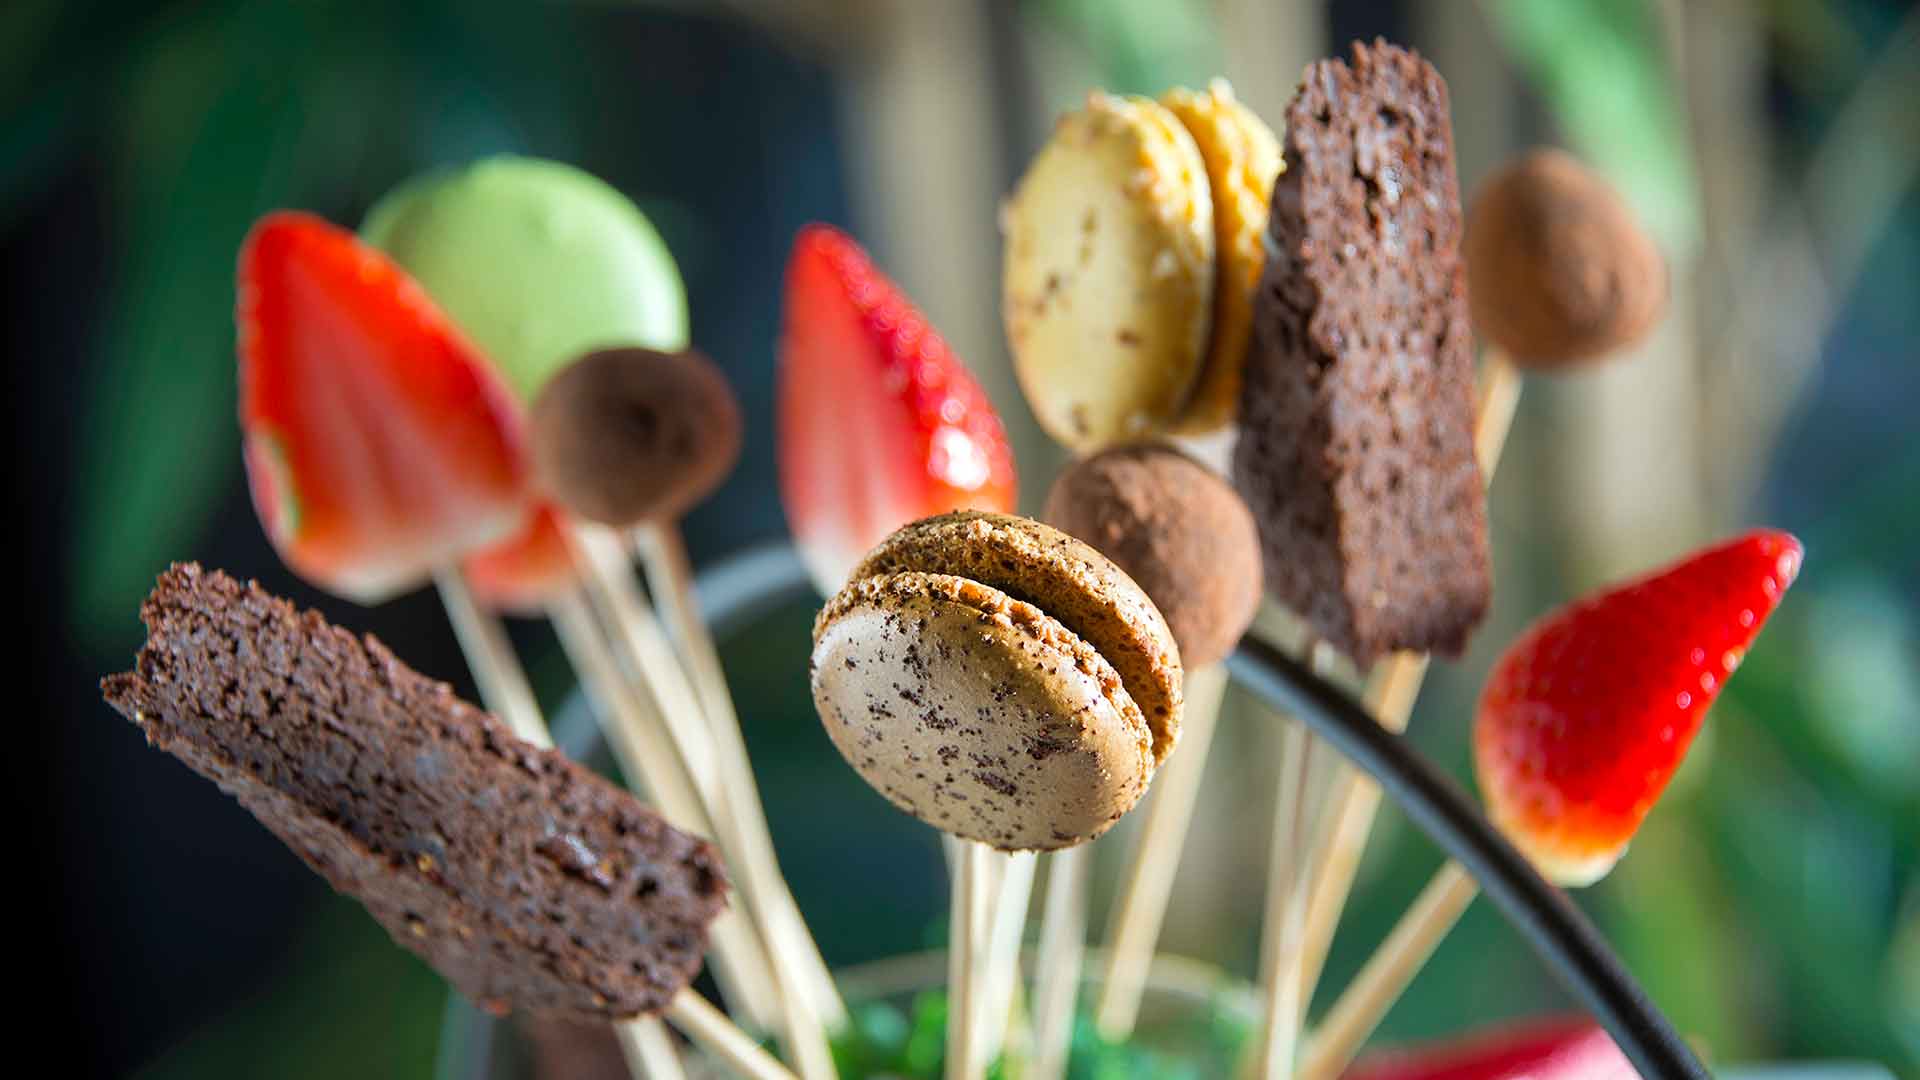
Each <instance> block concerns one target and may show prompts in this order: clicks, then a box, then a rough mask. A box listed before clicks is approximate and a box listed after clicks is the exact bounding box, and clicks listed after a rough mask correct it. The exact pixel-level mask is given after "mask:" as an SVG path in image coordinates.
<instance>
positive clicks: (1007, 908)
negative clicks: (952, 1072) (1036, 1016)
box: [975, 851, 1039, 1065]
mask: <svg viewBox="0 0 1920 1080" xmlns="http://www.w3.org/2000/svg"><path fill="white" fill-rule="evenodd" d="M997 861H999V862H1000V863H1001V864H1002V866H1001V872H1000V881H999V883H998V885H999V887H998V888H996V889H995V890H994V891H993V910H992V911H991V912H990V913H989V921H990V926H989V929H988V932H987V940H986V943H985V945H986V948H985V952H984V957H983V960H982V963H981V974H980V984H981V992H980V1016H981V1020H980V1023H979V1025H978V1026H977V1027H976V1028H975V1037H976V1038H977V1039H978V1040H979V1041H980V1048H979V1050H978V1051H977V1053H978V1056H979V1060H980V1061H982V1062H984V1063H986V1064H987V1065H991V1064H992V1063H993V1061H994V1059H996V1058H998V1057H999V1056H1000V1051H1001V1049H1002V1048H1003V1047H1005V1045H1006V1042H1007V1027H1008V1022H1009V1021H1008V1018H1009V1016H1010V1015H1011V1014H1012V1010H1013V996H1014V995H1013V992H1014V987H1015V986H1016V985H1018V983H1019V981H1020V943H1021V939H1022V937H1023V936H1024V934H1025V931H1026V927H1027V909H1028V907H1029V906H1030V905H1031V904H1032V902H1033V872H1034V868H1035V867H1036V866H1037V865H1038V864H1039V858H1038V856H1036V855H1035V854H1034V853H1033V852H1031V851H1018V852H1014V853H1012V854H1008V855H1000V856H998V858H997Z"/></svg>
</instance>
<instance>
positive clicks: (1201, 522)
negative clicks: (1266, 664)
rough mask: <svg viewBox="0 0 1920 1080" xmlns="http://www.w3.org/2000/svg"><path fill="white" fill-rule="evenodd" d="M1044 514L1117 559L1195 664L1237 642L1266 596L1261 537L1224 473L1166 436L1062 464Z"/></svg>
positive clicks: (1200, 664) (1228, 649) (1186, 661)
mask: <svg viewBox="0 0 1920 1080" xmlns="http://www.w3.org/2000/svg"><path fill="white" fill-rule="evenodd" d="M1046 518H1047V521H1049V522H1050V523H1052V524H1053V525H1054V526H1055V527H1056V528H1058V529H1060V530H1061V531H1063V532H1066V533H1068V534H1070V535H1073V536H1076V537H1079V538H1080V539H1081V540H1084V541H1086V542H1087V543H1088V544H1091V545H1093V547H1094V549H1095V550H1097V551H1099V552H1100V553H1101V554H1103V555H1105V556H1106V557H1107V558H1109V559H1112V560H1113V562H1114V563H1115V564H1116V565H1118V566H1119V567H1120V569H1122V570H1124V571H1126V573H1127V576H1129V577H1131V578H1133V580H1134V581H1135V582H1136V583H1138V584H1139V586H1140V588H1141V589H1143V590H1145V591H1146V594H1147V596H1148V597H1149V598H1150V599H1152V600H1153V603H1154V606H1155V607H1158V608H1159V609H1160V613H1161V614H1162V615H1164V616H1165V617H1166V620H1167V626H1168V627H1169V628H1170V629H1171V630H1172V631H1173V637H1174V640H1175V641H1176V642H1178V643H1179V646H1180V659H1181V663H1182V664H1183V665H1185V666H1186V667H1187V668H1188V669H1189V670H1191V669H1194V668H1200V667H1205V666H1206V665H1208V664H1211V663H1214V662H1216V661H1218V660H1221V659H1223V658H1224V657H1225V656H1226V655H1227V654H1228V653H1229V652H1232V651H1233V646H1234V643H1235V642H1237V641H1239V640H1240V635H1241V634H1242V633H1244V632H1245V631H1246V629H1247V624H1248V623H1250V622H1252V621H1253V613H1254V611H1255V610H1256V609H1257V608H1258V607H1259V606H1260V582H1261V574H1260V539H1259V535H1258V533H1257V532H1256V531H1255V528H1254V523H1253V514H1252V513H1250V512H1249V511H1248V510H1247V506H1246V504H1245V503H1244V502H1241V501H1240V496H1239V495H1238V494H1237V493H1236V492H1235V491H1234V490H1233V488H1232V486H1231V485H1229V484H1228V483H1227V482H1226V481H1225V480H1223V479H1221V478H1220V477H1219V476H1217V475H1215V474H1214V472H1213V471H1212V470H1210V469H1208V468H1207V467H1206V466H1204V465H1201V464H1200V463H1199V462H1197V461H1195V460H1193V459H1192V458H1190V457H1188V456H1186V455H1185V454H1182V453H1181V452H1179V451H1178V450H1175V449H1173V448H1171V447H1167V446H1157V445H1142V446H1123V447H1116V448H1114V449H1110V450H1104V451H1102V452H1100V453H1098V454H1095V455H1094V456H1092V457H1090V458H1086V459H1085V460H1082V461H1080V462H1078V463H1077V464H1075V465H1074V466H1073V467H1071V468H1069V469H1068V470H1067V471H1066V472H1064V473H1061V474H1060V478H1059V479H1058V480H1056V481H1054V485H1053V490H1052V491H1050V492H1048V493H1047V506H1046Z"/></svg>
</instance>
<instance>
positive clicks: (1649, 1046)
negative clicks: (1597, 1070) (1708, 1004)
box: [1227, 637, 1711, 1080]
mask: <svg viewBox="0 0 1920 1080" xmlns="http://www.w3.org/2000/svg"><path fill="white" fill-rule="evenodd" d="M1227 667H1228V669H1229V670H1231V671H1232V673H1233V677H1234V679H1235V681H1237V682H1239V683H1240V684H1241V685H1242V686H1245V687H1246V688H1247V689H1248V690H1250V691H1252V692H1253V693H1254V694H1255V695H1256V696H1258V697H1259V698H1260V699H1261V700H1263V701H1265V702H1266V703H1267V704H1268V705H1271V706H1273V707H1274V708H1275V709H1278V710H1280V711H1282V712H1286V713H1291V714H1292V715H1294V716H1297V717H1299V718H1300V719H1301V720H1303V721H1305V722H1306V724H1307V725H1308V726H1310V727H1312V728H1313V730H1314V732H1315V733H1316V734H1318V735H1319V736H1320V737H1321V738H1323V739H1325V740H1327V742H1328V743H1330V744H1331V745H1332V746H1333V747H1334V749H1336V750H1338V751H1340V753H1342V754H1344V755H1345V756H1346V757H1347V758H1348V759H1350V760H1351V761H1352V762H1353V763H1354V764H1356V765H1358V766H1359V767H1360V768H1362V769H1365V770H1366V771H1367V772H1368V773H1369V774H1371V775H1372V776H1373V778H1374V779H1375V780H1376V781H1378V782H1379V784H1380V786H1381V787H1382V788H1383V789H1385V791H1386V792H1387V794H1388V795H1391V796H1392V797H1393V801H1394V802H1396V803H1398V804H1399V805H1400V808H1401V809H1402V810H1404V811H1406V813H1407V816H1408V817H1410V818H1412V819H1413V820H1414V823H1415V824H1417V825H1419V826H1420V828H1421V830H1422V831H1424V832H1425V833H1426V834H1427V835H1428V836H1429V837H1431V838H1432V839H1433V841H1434V842H1435V843H1437V844H1439V845H1440V846H1441V847H1442V848H1444V849H1446V852H1447V854H1449V855H1451V856H1453V858H1454V859H1456V860H1458V861H1459V862H1460V864H1461V865H1462V866H1465V867H1466V868H1467V870H1468V871H1469V872H1471V873H1472V874H1473V876H1474V879H1475V880H1476V881H1478V882H1479V883H1480V888H1481V889H1483V890H1484V891H1485V892H1486V894H1487V896H1488V897H1489V898H1491V899H1492V900H1493V902H1494V903H1495V904H1497V905H1499V907H1500V910H1501V911H1502V912H1504V913H1505V914H1506V916H1507V919H1508V920H1509V921H1510V922H1512V923H1513V925H1514V926H1515V927H1516V928H1518V929H1519V931H1520V933H1521V934H1522V936H1524V937H1525V938H1526V939H1527V942H1528V944H1530V945H1532V946H1533V949H1534V951H1535V952H1537V953H1539V954H1540V958H1541V959H1542V960H1544V961H1546V963H1547V966H1548V968H1549V969H1551V970H1552V971H1553V973H1554V974H1555V975H1557V976H1558V977H1559V978H1560V981H1561V982H1562V983H1564V984H1566V986H1567V988H1568V989H1569V990H1571V991H1572V992H1573V993H1574V994H1575V995H1576V996H1577V997H1579V998H1580V1000H1581V1001H1582V1002H1584V1003H1585V1004H1586V1006H1587V1008H1588V1009H1590V1010H1591V1011H1592V1012H1593V1015H1594V1017H1595V1018H1596V1019H1598V1020H1599V1021H1600V1023H1601V1024H1602V1025H1603V1026H1605V1027H1606V1029H1607V1032H1608V1033H1609V1034H1611V1035H1612V1036H1613V1039H1614V1041H1615V1042H1617V1043H1619V1044H1620V1049H1621V1050H1622V1051H1624V1052H1625V1053H1626V1055H1627V1058H1628V1059H1629V1060H1631V1061H1632V1062H1633V1065H1634V1068H1635V1069H1637V1070H1639V1073H1640V1075H1641V1076H1643V1077H1645V1078H1647V1080H1668V1078H1672V1080H1695V1078H1702V1080H1704V1078H1707V1077H1710V1076H1711V1074H1710V1073H1708V1072H1707V1070H1706V1067H1705V1066H1703V1065H1701V1064H1700V1059H1699V1058H1697V1057H1695V1056H1694V1053H1693V1050H1692V1049H1691V1048H1690V1047H1688V1046H1687V1044H1686V1041H1685V1040H1683V1039H1682V1038H1681V1037H1680V1034H1679V1033H1678V1032H1676V1031H1674V1029H1673V1025H1672V1024H1670V1023H1668V1022H1667V1018H1666V1017H1665V1016H1664V1015H1662V1014H1661V1012H1660V1010H1659V1009H1658V1008H1656V1007H1655V1006H1654V1004H1653V1002H1652V1001H1651V1000H1649V999H1648V997H1647V994H1646V991H1645V990H1642V989H1641V988H1640V984H1639V983H1638V982H1636V981H1635V980H1634V978H1633V976H1632V975H1631V974H1630V973H1628V971H1627V970H1626V968H1625V966H1623V965H1622V964H1621V963H1620V958H1619V957H1618V956H1617V955H1615V954H1614V952H1613V949H1612V948H1611V947H1610V946H1608V944H1607V940H1606V938H1604V937H1603V936H1601V934H1600V931H1599V929H1598V928H1597V927H1595V926H1594V925H1593V922H1592V920H1590V919H1588V918H1587V916H1586V914H1585V913H1584V912H1582V911H1581V910H1580V909H1579V908H1577V907H1575V906H1574V904H1573V901H1572V900H1569V899H1568V898H1567V894H1566V893H1565V892H1563V891H1561V890H1560V889H1557V888H1555V887H1554V886H1552V885H1549V884H1548V883H1547V882H1546V880H1545V879H1544V878H1542V877H1541V876H1540V874H1539V872H1538V871H1536V870H1534V868H1533V865H1532V864H1531V863H1529V862H1527V860H1526V859H1525V858H1524V857H1523V856H1521V854H1520V853H1519V852H1518V851H1515V850H1514V848H1513V845H1511V844H1509V843H1507V840H1506V838H1505V837H1503V836H1501V835H1500V833H1499V832H1498V831H1496V830H1495V829H1494V828H1493V826H1492V825H1491V824H1489V823H1488V821H1487V819H1486V817H1485V816H1484V815H1483V814H1481V813H1480V808H1479V805H1478V804H1477V803H1476V802H1475V801H1474V800H1473V799H1472V798H1470V797H1469V796H1468V795H1467V794H1466V793H1465V792H1463V791H1461V790H1460V786H1459V785H1458V784H1455V783H1454V782H1453V781H1452V780H1451V779H1449V778H1448V777H1447V776H1446V774H1444V773H1442V772H1441V771H1440V770H1438V769H1436V768H1434V767H1433V765H1431V764H1430V763H1428V762H1427V760H1426V759H1425V758H1423V757H1421V756H1420V755H1419V754H1417V753H1415V752H1414V750H1413V748H1412V747H1411V746H1409V745H1408V744H1407V741H1406V740H1405V739H1403V738H1401V737H1400V736H1398V735H1395V734H1393V733H1392V732H1389V731H1387V730H1386V729H1385V728H1382V727H1381V726H1380V725H1379V724H1377V723H1375V722H1374V721H1373V718H1372V717H1371V716H1368V715H1367V713H1366V711H1365V710H1363V709H1362V708H1361V707H1360V706H1359V704H1358V703H1356V702H1354V701H1353V700H1352V699H1351V698H1349V697H1347V695H1345V694H1343V693H1341V692H1340V690H1339V689H1338V688H1336V687H1335V686H1333V685H1332V684H1331V683H1328V682H1327V681H1325V680H1324V679H1321V678H1319V677H1318V676H1316V675H1314V674H1313V673H1312V672H1311V671H1309V670H1308V669H1307V668H1306V667H1305V666H1304V665H1302V664H1300V663H1297V662H1296V661H1294V660H1292V659H1291V658H1289V657H1287V656H1286V655H1285V654H1283V653H1281V652H1280V651H1279V650H1277V649H1275V648H1273V647H1272V646H1271V645H1268V644H1266V643H1265V642H1262V641H1258V640H1256V639H1254V638H1252V637H1248V638H1245V639H1243V640H1242V641H1241V642H1240V648H1239V650H1238V651H1237V652H1235V653H1234V654H1233V656H1232V657H1230V658H1229V659H1228V660H1227Z"/></svg>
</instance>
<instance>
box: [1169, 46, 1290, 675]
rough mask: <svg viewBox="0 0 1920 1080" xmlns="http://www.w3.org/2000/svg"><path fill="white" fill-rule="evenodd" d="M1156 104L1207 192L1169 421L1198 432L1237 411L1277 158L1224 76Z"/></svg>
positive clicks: (1268, 134) (1266, 132)
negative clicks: (1191, 342)
mask: <svg viewBox="0 0 1920 1080" xmlns="http://www.w3.org/2000/svg"><path fill="white" fill-rule="evenodd" d="M1160 104H1162V105H1164V106H1166V107H1167V109H1168V110H1169V111H1170V112H1172V113H1173V115H1174V116H1176V117H1179V119H1180V123H1182V124H1184V125H1185V126H1186V129H1187V132H1188V134H1190V135H1192V136H1193V142H1194V145H1195V146H1197V147H1199V148H1200V158H1201V160H1202V161H1204V162H1206V166H1207V181H1208V186H1209V187H1210V188H1211V189H1212V192H1213V235H1214V260H1215V261H1214V267H1215V275H1214V293H1213V332H1212V334H1211V335H1210V336H1209V339H1208V344H1207V359H1206V364H1205V366H1204V367H1203V368H1202V369H1201V372H1200V379H1199V382H1198V383H1197V384H1196V385H1195V386H1194V389H1193V394H1192V395H1191V398H1190V400H1189V401H1188V402H1187V407H1186V411H1185V412H1183V413H1181V415H1180V418H1179V420H1178V421H1177V422H1175V424H1174V425H1173V430H1174V432H1175V433H1177V434H1182V435H1205V434H1207V433H1209V432H1213V431H1218V430H1220V429H1221V428H1223V427H1225V426H1227V425H1228V424H1230V423H1232V422H1233V419H1234V416H1235V414H1237V413H1238V412H1239V408H1240V368H1241V365H1242V363H1243V362H1244V361H1245V360H1246V356H1247V339H1248V337H1249V336H1251V335H1252V333H1253V294H1254V291H1255V290H1256V289H1258V288H1259V286H1260V273H1261V271H1262V270H1264V269H1266V265H1267V250H1266V246H1265V245H1264V244H1262V243H1261V242H1260V239H1261V237H1262V236H1264V235H1265V234H1266V231H1267V209H1268V206H1269V204H1271V203H1272V201H1273V181H1274V179H1275V178H1276V177H1278V176H1279V175H1280V170H1281V168H1282V167H1283V165H1284V163H1285V159H1284V158H1283V157H1282V156H1281V153H1280V140H1279V139H1277V138H1275V137H1274V134H1273V129H1272V128H1269V127H1268V126H1267V125H1266V122H1265V121H1263V120H1261V119H1260V118H1259V117H1258V116H1255V115H1254V113H1253V110H1252V109H1249V108H1247V107H1246V106H1245V105H1242V104H1240V102H1239V101H1238V100H1236V99H1235V98H1234V96H1233V87H1231V86H1229V85H1227V81H1226V80H1225V79H1215V80H1213V82H1211V83H1209V84H1208V85H1207V89H1206V90H1205V91H1204V92H1200V91H1194V90H1188V89H1185V88H1181V89H1175V90H1170V91H1168V92H1167V93H1165V94H1163V95H1161V98H1160ZM1149 591H1151V590H1149ZM1189 661H1190V662H1192V660H1191V658H1189Z"/></svg>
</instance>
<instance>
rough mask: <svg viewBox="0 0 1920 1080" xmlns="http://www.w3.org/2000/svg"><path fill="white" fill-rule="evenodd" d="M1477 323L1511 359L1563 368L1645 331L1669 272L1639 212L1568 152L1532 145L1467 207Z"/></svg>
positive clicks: (1661, 306) (1657, 311)
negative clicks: (1528, 150)
mask: <svg viewBox="0 0 1920 1080" xmlns="http://www.w3.org/2000/svg"><path fill="white" fill-rule="evenodd" d="M1465 249H1466V256H1467V278H1468V283H1469V285H1470V287H1471V288H1470V296H1471V297H1472V305H1473V324H1474V328H1475V329H1477V330H1478V331H1479V332H1480V333H1481V335H1483V336H1484V337H1486V339H1487V340H1489V341H1491V342H1493V343H1495V344H1497V345H1499V346H1501V347H1502V348H1504V349H1506V350H1507V351H1508V352H1509V353H1511V354H1512V356H1513V360H1514V362H1515V363H1517V364H1520V365H1522V366H1524V367H1533V368H1544V369H1552V368H1562V367H1567V366H1570V365H1573V364H1577V363H1580V362H1582V361H1592V360H1598V359H1601V358H1603V357H1605V356H1606V355H1607V354H1609V353H1612V352H1616V351H1618V350H1619V349H1622V348H1625V347H1626V346H1628V345H1632V344H1634V343H1635V342H1637V341H1639V340H1640V339H1641V338H1643V337H1645V336H1646V335H1647V333H1648V332H1649V331H1651V330H1652V329H1653V327H1654V326H1655V325H1656V324H1657V323H1658V322H1659V321H1660V317H1661V315H1663V314H1664V313H1665V311H1666V304H1667V268H1666V262H1665V260H1663V259H1662V258H1661V257H1660V249H1659V248H1657V247H1655V246H1654V242H1653V238H1652V237H1651V236H1649V235H1647V233H1646V230H1644V229H1642V228H1641V227H1640V224H1639V222H1638V221H1637V220H1635V218H1634V216H1633V211H1632V210H1631V209H1629V208H1628V207H1627V204H1626V202H1625V201H1624V200H1623V199H1621V198H1620V196H1619V195H1618V194H1617V193H1615V192H1614V190H1613V189H1612V188H1611V187H1609V186H1608V185H1607V183H1606V181H1604V180H1602V179H1600V178H1599V177H1598V176H1596V175H1594V174H1593V173H1592V172H1591V171H1590V170H1588V169H1587V168H1586V166H1584V165H1582V164H1580V162H1579V161H1578V160H1576V159H1575V158H1574V157H1573V156H1572V155H1571V154H1568V153H1566V152H1564V151H1561V150H1535V151H1533V152H1532V153H1529V154H1527V155H1526V156H1524V157H1522V158H1520V159H1519V160H1517V161H1515V162H1513V163H1512V164H1510V165H1507V166H1506V167H1505V168H1503V169H1501V170H1500V171H1499V172H1498V173H1495V174H1494V175H1493V176H1492V177H1491V178H1489V179H1488V180H1487V182H1486V183H1484V184H1482V185H1481V187H1480V190H1479V191H1477V192H1476V193H1475V194H1474V198H1473V205H1472V207H1471V208H1470V209H1469V211H1468V213H1467V239H1466V245H1465Z"/></svg>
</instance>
